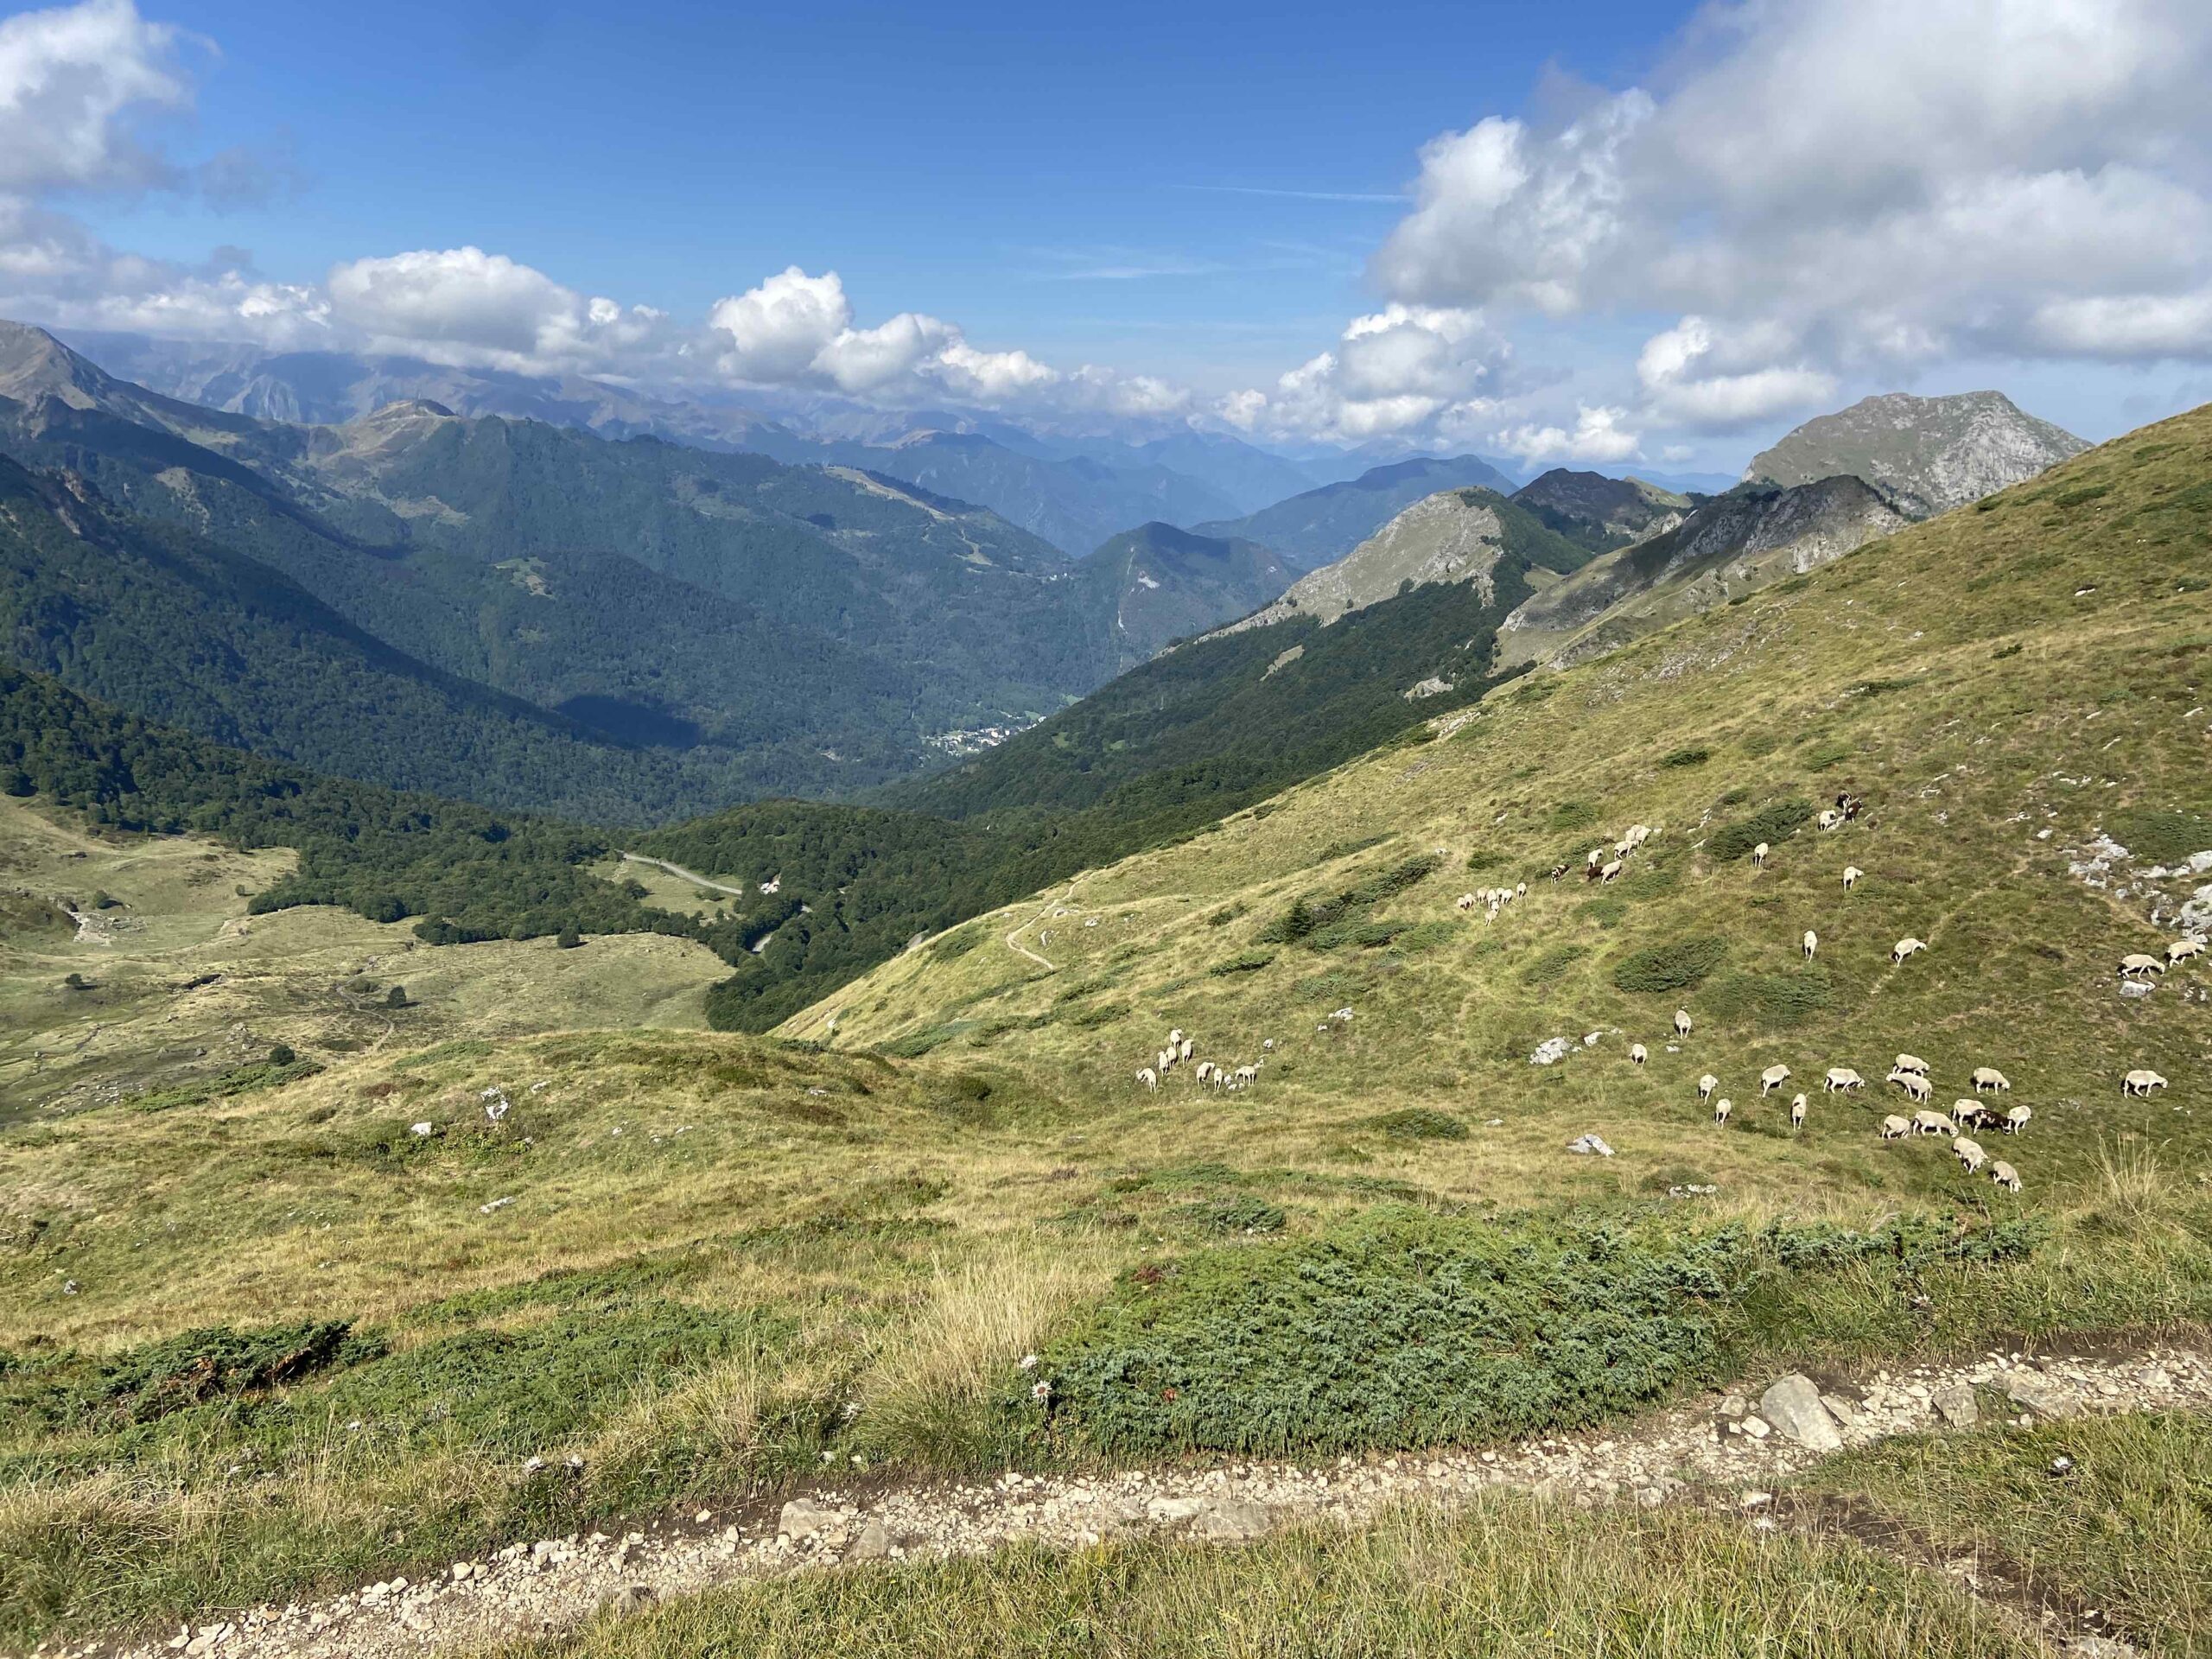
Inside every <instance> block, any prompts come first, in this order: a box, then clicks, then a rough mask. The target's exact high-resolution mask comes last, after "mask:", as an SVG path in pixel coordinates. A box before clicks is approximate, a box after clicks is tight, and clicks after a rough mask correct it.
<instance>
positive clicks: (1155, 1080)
mask: <svg viewBox="0 0 2212 1659" xmlns="http://www.w3.org/2000/svg"><path fill="white" fill-rule="evenodd" d="M1137 1081H1138V1082H1139V1083H1141V1084H1144V1086H1145V1090H1146V1092H1147V1093H1148V1094H1154V1095H1156V1094H1158V1093H1159V1092H1160V1074H1159V1073H1158V1072H1157V1071H1154V1070H1153V1069H1152V1068H1151V1067H1150V1066H1148V1065H1147V1066H1146V1067H1144V1068H1143V1069H1142V1070H1141V1071H1139V1072H1138V1073H1137Z"/></svg>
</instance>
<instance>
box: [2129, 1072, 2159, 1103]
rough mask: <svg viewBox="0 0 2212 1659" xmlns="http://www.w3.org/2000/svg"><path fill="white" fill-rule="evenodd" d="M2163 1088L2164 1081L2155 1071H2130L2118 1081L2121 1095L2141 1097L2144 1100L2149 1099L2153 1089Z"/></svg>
mask: <svg viewBox="0 0 2212 1659" xmlns="http://www.w3.org/2000/svg"><path fill="white" fill-rule="evenodd" d="M2165 1086H2166V1080H2165V1079H2164V1077H2160V1076H2159V1075H2158V1073H2157V1072H2155V1071H2130V1072H2129V1073H2128V1074H2127V1075H2126V1077H2122V1078H2121V1079H2120V1093H2121V1094H2123V1095H2141V1096H2143V1097H2144V1098H2145V1099H2146V1100H2147V1099H2149V1098H2150V1095H2151V1091H2152V1090H2153V1089H2163V1088H2164V1087H2165Z"/></svg>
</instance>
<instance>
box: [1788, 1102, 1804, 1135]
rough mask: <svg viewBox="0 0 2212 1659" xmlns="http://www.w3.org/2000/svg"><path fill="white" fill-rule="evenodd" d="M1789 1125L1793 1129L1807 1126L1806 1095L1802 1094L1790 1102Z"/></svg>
mask: <svg viewBox="0 0 2212 1659" xmlns="http://www.w3.org/2000/svg"><path fill="white" fill-rule="evenodd" d="M1789 1127H1790V1128H1793V1129H1802V1128H1804V1127H1805V1096H1802V1095H1799V1096H1796V1099H1794V1100H1792V1101H1791V1102H1790V1103H1789Z"/></svg>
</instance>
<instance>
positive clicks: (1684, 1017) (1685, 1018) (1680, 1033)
mask: <svg viewBox="0 0 2212 1659" xmlns="http://www.w3.org/2000/svg"><path fill="white" fill-rule="evenodd" d="M1689 1034H1690V1016H1689V1011H1688V1009H1686V1008H1676V1009H1675V1036H1677V1037H1687V1036H1688V1035H1689Z"/></svg>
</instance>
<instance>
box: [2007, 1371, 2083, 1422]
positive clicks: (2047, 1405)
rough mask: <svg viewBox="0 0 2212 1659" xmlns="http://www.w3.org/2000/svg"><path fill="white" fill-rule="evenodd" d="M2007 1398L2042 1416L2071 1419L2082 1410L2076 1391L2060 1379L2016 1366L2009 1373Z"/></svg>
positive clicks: (2023, 1408) (2022, 1407)
mask: <svg viewBox="0 0 2212 1659" xmlns="http://www.w3.org/2000/svg"><path fill="white" fill-rule="evenodd" d="M2005 1398H2006V1399H2008V1400H2010V1401H2011V1402H2012V1403H2013V1404H2014V1405H2016V1406H2018V1407H2019V1408H2020V1409H2021V1410H2023V1411H2031V1412H2033V1413H2035V1414H2036V1415H2037V1416H2038V1417H2070V1416H2072V1415H2073V1414H2075V1412H2077V1411H2079V1410H2080V1409H2081V1408H2082V1402H2081V1400H2080V1398H2079V1397H2078V1396H2077V1395H2075V1392H2074V1390H2073V1389H2069V1388H2068V1387H2067V1386H2066V1385H2065V1384H2064V1383H2061V1382H2060V1381H2059V1380H2058V1379H2057V1378H2056V1377H2054V1376H2046V1375H2045V1374H2044V1373H2043V1372H2041V1371H2038V1370H2031V1368H2029V1367H2027V1366H2025V1365H2016V1366H2014V1367H2013V1368H2012V1370H2009V1371H2007V1372H2006V1373H2005Z"/></svg>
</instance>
